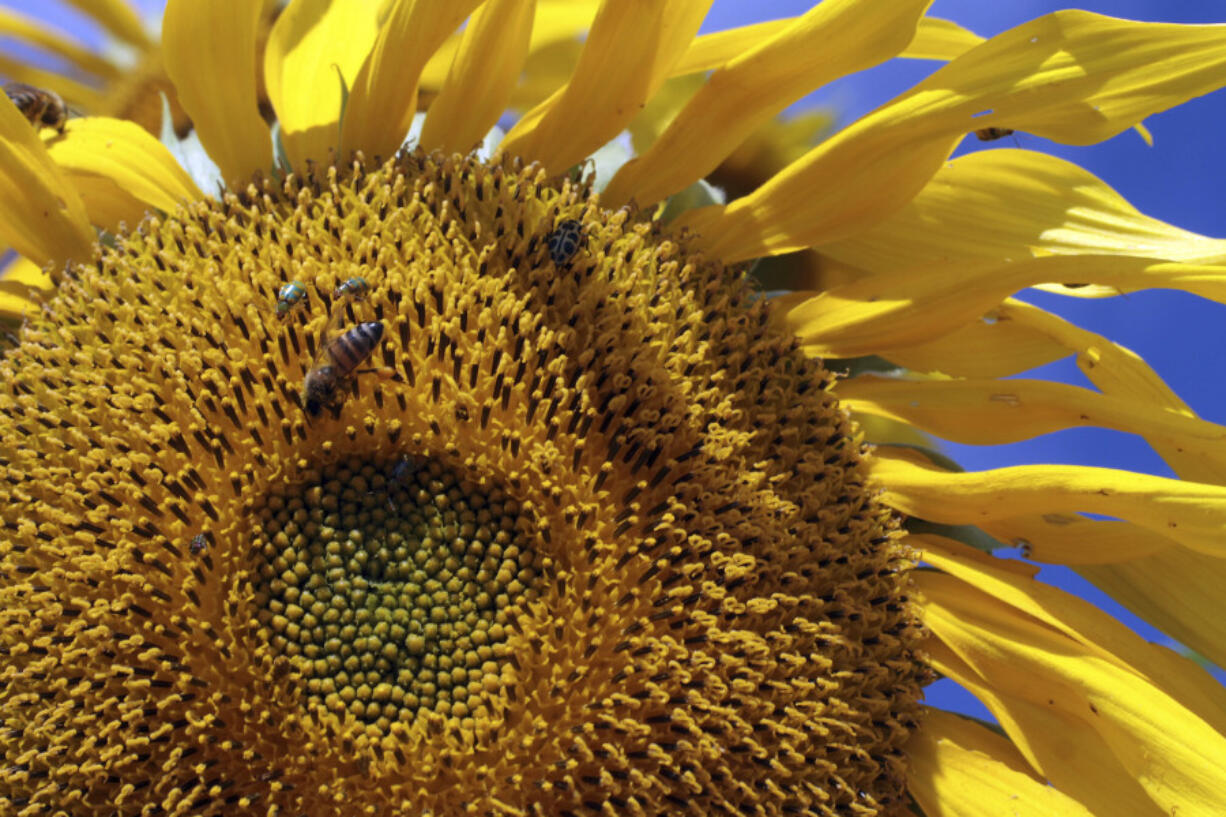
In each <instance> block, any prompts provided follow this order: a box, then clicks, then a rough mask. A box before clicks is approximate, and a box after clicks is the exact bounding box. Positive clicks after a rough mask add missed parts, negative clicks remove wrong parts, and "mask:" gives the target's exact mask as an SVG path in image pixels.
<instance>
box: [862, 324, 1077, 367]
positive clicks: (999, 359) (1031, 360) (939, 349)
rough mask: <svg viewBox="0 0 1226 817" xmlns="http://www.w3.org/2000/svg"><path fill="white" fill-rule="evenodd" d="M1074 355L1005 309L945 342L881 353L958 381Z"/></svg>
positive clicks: (945, 338)
mask: <svg viewBox="0 0 1226 817" xmlns="http://www.w3.org/2000/svg"><path fill="white" fill-rule="evenodd" d="M1071 353H1072V352H1071V350H1069V349H1068V348H1067V347H1066V346H1064V345H1063V344H1060V343H1057V342H1056V341H1055V340H1053V339H1052V338H1051V337H1050V336H1048V335H1047V334H1045V333H1042V332H1038V331H1036V330H1034V329H1032V328H1030V327H1027V326H1023V325H1021V324H1019V323H1018V322H1017V321H1014V320H1011V319H1010V317H1009V316H1008V315H1006V314H1004V313H1003V311H1002V310H993V311H991V312H989V313H988V314H987V316H985V318H983V319H980V320H976V321H973V322H971V323H968V324H966V325H965V326H962V327H960V328H958V329H955V330H954V331H952V332H950V333H949V334H947V335H942V336H941V337H939V338H935V339H933V340H930V341H926V342H923V343H911V344H908V345H906V346H898V347H895V348H892V349H882V350H880V351H879V352H878V354H879V355H881V357H883V358H885V359H886V360H889V361H891V362H893V363H897V364H898V365H900V366H902V367H904V368H907V369H911V370H912V371H915V372H940V373H942V374H946V375H951V376H954V377H1007V376H1009V375H1014V374H1017V373H1019V372H1024V371H1027V370H1029V369H1034V368H1037V367H1039V366H1042V365H1044V364H1047V363H1051V362H1052V361H1055V360H1059V359H1060V358H1062V357H1068V355H1070V354H1071Z"/></svg>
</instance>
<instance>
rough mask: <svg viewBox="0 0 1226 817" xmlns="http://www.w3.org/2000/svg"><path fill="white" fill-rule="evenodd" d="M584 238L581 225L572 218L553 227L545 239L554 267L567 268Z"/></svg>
mask: <svg viewBox="0 0 1226 817" xmlns="http://www.w3.org/2000/svg"><path fill="white" fill-rule="evenodd" d="M584 238H585V236H584V234H583V225H582V224H580V223H579V222H578V221H576V220H575V219H573V218H568V219H566V220H565V221H563V222H561V223H560V224H558V226H557V227H554V228H553V232H551V233H550V234H549V235H548V237H546V239H545V245H546V246H547V247H548V248H549V258H550V260H552V261H553V263H554V266H557V267H569V266H570V265H571V262H573V261H574V260H575V255H576V254H577V253H578V252H579V247H580V245H581V244H583V240H584Z"/></svg>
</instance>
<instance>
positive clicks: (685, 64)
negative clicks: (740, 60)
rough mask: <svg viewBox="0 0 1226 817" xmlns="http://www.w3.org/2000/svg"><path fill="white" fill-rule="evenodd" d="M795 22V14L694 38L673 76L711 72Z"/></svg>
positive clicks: (768, 40) (775, 35)
mask: <svg viewBox="0 0 1226 817" xmlns="http://www.w3.org/2000/svg"><path fill="white" fill-rule="evenodd" d="M795 22H796V18H795V17H786V18H784V19H782V20H766V21H764V22H761V23H751V24H749V25H747V26H738V27H737V28H730V29H727V30H725V31H713V32H711V33H710V34H703V35H702V36H701V37H695V38H694V40H693V42H691V43H690V44H689V46H688V47H687V48H686V49H685V53H684V54H682V55H681V59H679V60H677V64H676V65H675V66H673V70H672V73H673V76H684V75H686V74H695V73H698V72H701V71H714V70H715V69H716V68H719V67H720V66H722V65H723V64H724V63H726V62H728V61H730V60H733V59H735V58H736V57H739V56H741V55H742V54H744V53H746V52H748V51H752V50H754V49H756V48H760V47H761V46H763V45H765V44H766V43H768V42H770V41H771V40H773V39H775V38H776V37H778V36H779V35H780V34H782V33H783V32H784V31H787V29H788V28H790V27H791V26H792V25H794V24H795Z"/></svg>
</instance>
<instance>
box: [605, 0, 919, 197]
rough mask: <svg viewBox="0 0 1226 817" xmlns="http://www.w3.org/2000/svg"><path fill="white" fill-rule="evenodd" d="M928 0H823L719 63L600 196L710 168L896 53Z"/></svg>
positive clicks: (658, 193) (634, 193)
mask: <svg viewBox="0 0 1226 817" xmlns="http://www.w3.org/2000/svg"><path fill="white" fill-rule="evenodd" d="M930 2H931V0H897V1H896V2H894V3H891V4H890V7H889V10H888V12H887V11H886V10H885V9H883V8H882V7H881V5H880V4H879V3H876V2H874V1H873V0H826V2H824V3H820V4H818V5H817V6H815V7H814V8H813V9H812V10H811V11H809V12H808V13H807V14H804V15H803V16H801V17H798V18H796V20H795V21H794V22H793V23H792V25H790V26H788V27H787V28H786V29H784V30H783V31H781V32H780V33H779V34H778V35H777V36H775V37H774V38H772V39H771V40H769V41H767V42H765V43H763V44H762V45H760V46H758V47H757V48H754V49H753V50H751V51H749V52H747V53H745V54H742V55H741V56H739V57H736V58H734V59H732V60H731V61H729V62H728V63H726V64H725V65H724V66H722V67H721V68H719V69H718V70H716V71H715V73H713V74H712V75H711V77H710V78H709V79H708V80H707V83H706V84H705V85H704V86H703V87H702V88H700V89H699V90H698V93H697V94H695V95H694V97H693V98H692V99H690V101H689V102H688V103H687V104H686V105H685V107H684V108H682V109H681V111H680V113H678V114H677V117H676V118H675V119H674V120H673V121H672V124H670V125H669V127H668V128H667V129H666V130H665V131H664V133H663V134H662V135H661V136H660V138H659V139H658V140H657V141H656V142H655V144H653V145H652V146H651V147H650V148H649V149H648V150H647V152H646V153H644V154H643V155H642V156H639V157H638V158H635V159H632V160H630V161H629V162H627V163H626V164H625V165H623V166H622V167H621V169H620V170H619V171H618V172H617V175H615V176H614V177H613V180H612V181H611V182H610V183H609V186H608V188H607V189H606V190H605V192H604V194H603V196H602V198H604V199H606V200H607V201H608V202H609V203H610V206H614V207H616V206H619V205H621V204H623V203H625V202H626V201H628V200H630V199H631V198H634V200H635V201H637V202H638V203H639V204H640V205H647V204H651V203H652V202H656V201H659V200H660V199H662V198H664V197H665V196H668V195H671V194H673V193H676V192H677V191H678V190H681V189H683V188H684V187H686V186H687V185H689V184H691V183H692V182H694V181H695V180H696V179H699V178H702V177H703V176H706V175H707V174H708V173H710V172H711V171H712V170H714V169H715V167H716V166H718V165H719V163H720V161H721V160H722V159H723V158H724V157H725V156H727V155H728V154H729V153H731V152H732V151H733V150H735V149H736V147H737V145H739V144H741V142H743V141H744V140H745V138H746V137H747V136H749V134H750V133H752V132H753V131H754V130H755V129H756V128H757V127H758V126H759V125H760V124H762V123H763V122H766V121H769V120H770V119H771V118H773V117H774V116H775V115H777V114H778V113H779V112H780V111H782V110H783V109H784V108H786V107H787V106H788V105H790V104H791V103H792V102H794V101H796V100H797V99H799V98H800V97H802V96H804V95H805V94H807V93H809V92H810V91H812V90H813V89H815V88H819V87H821V86H822V85H825V84H826V83H828V82H830V81H832V80H834V79H837V78H838V77H841V76H844V75H846V74H849V73H853V72H855V71H860V70H863V69H865V68H868V67H871V66H873V65H876V64H878V63H880V62H883V61H884V60H887V59H889V58H890V57H893V56H895V55H896V54H898V52H899V51H901V50H902V49H903V48H904V47H906V45H907V43H908V42H910V41H911V39H912V38H913V37H914V36H915V29H916V25H917V24H918V22H919V19H920V18H921V17H922V16H923V14H924V10H925V9H926V8H927V7H928V5H929V3H930Z"/></svg>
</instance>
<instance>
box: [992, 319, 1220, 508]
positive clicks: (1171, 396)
mask: <svg viewBox="0 0 1226 817" xmlns="http://www.w3.org/2000/svg"><path fill="white" fill-rule="evenodd" d="M999 311H1000V312H1002V313H1007V314H1008V315H1009V316H1010V318H1011V320H1014V321H1016V322H1017V323H1019V324H1020V325H1024V326H1027V327H1029V328H1032V329H1035V330H1037V331H1040V332H1043V333H1044V334H1046V335H1047V336H1048V337H1050V338H1052V339H1053V340H1056V341H1057V342H1059V343H1061V344H1063V345H1064V346H1065V347H1066V348H1068V349H1069V350H1070V351H1073V352H1076V354H1077V366H1078V368H1080V369H1081V371H1082V373H1084V374H1085V376H1086V377H1087V378H1089V380H1090V382H1092V383H1093V384H1094V385H1095V386H1097V387H1098V388H1099V389H1100V390H1101V391H1102V392H1103V393H1105V394H1110V395H1114V396H1116V397H1120V398H1123V399H1127V400H1131V401H1132V402H1134V403H1137V404H1138V405H1150V406H1154V407H1156V408H1162V409H1164V410H1166V411H1169V412H1175V413H1178V414H1183V415H1185V416H1187V417H1195V416H1196V415H1195V414H1194V413H1193V412H1192V410H1191V409H1190V408H1188V406H1187V404H1186V403H1184V402H1183V401H1182V400H1180V399H1179V397H1178V395H1176V394H1175V393H1174V392H1173V391H1171V389H1170V387H1168V386H1167V385H1166V383H1164V382H1162V378H1160V377H1159V376H1158V375H1157V373H1156V372H1154V370H1153V369H1151V368H1150V367H1149V365H1148V364H1146V363H1145V361H1144V360H1142V359H1141V358H1140V357H1139V356H1138V355H1136V354H1135V353H1134V352H1132V351H1131V350H1129V349H1125V348H1124V347H1122V346H1120V345H1119V344H1116V343H1113V342H1111V341H1110V340H1107V339H1106V338H1104V337H1102V336H1100V335H1096V334H1094V333H1093V332H1087V331H1085V330H1084V329H1080V328H1078V327H1076V326H1073V325H1072V324H1070V323H1068V322H1067V321H1065V320H1063V319H1062V318H1059V317H1057V316H1055V315H1051V314H1049V313H1047V312H1044V311H1043V310H1041V309H1039V308H1037V307H1034V306H1030V305H1029V304H1023V303H1021V302H1018V301H1012V300H1010V301H1009V302H1007V303H1006V304H1005V305H1004V306H1002V307H1001V309H1000V310H999ZM1146 441H1147V442H1149V444H1150V445H1151V446H1153V448H1154V450H1155V451H1157V452H1158V454H1159V455H1160V456H1161V457H1162V458H1163V459H1164V460H1165V461H1166V462H1167V464H1168V465H1170V466H1171V468H1172V469H1174V471H1175V473H1177V474H1179V476H1181V477H1183V478H1184V479H1189V480H1195V481H1198V482H1212V483H1216V484H1219V485H1221V484H1226V468H1223V467H1221V465H1220V463H1219V462H1218V460H1217V459H1216V458H1214V457H1206V456H1202V455H1201V452H1200V451H1196V450H1188V449H1187V448H1184V447H1182V446H1177V445H1170V444H1169V443H1168V442H1167V441H1165V440H1163V438H1162V437H1161V436H1155V437H1153V439H1151V438H1150V436H1149V435H1148V434H1146Z"/></svg>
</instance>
